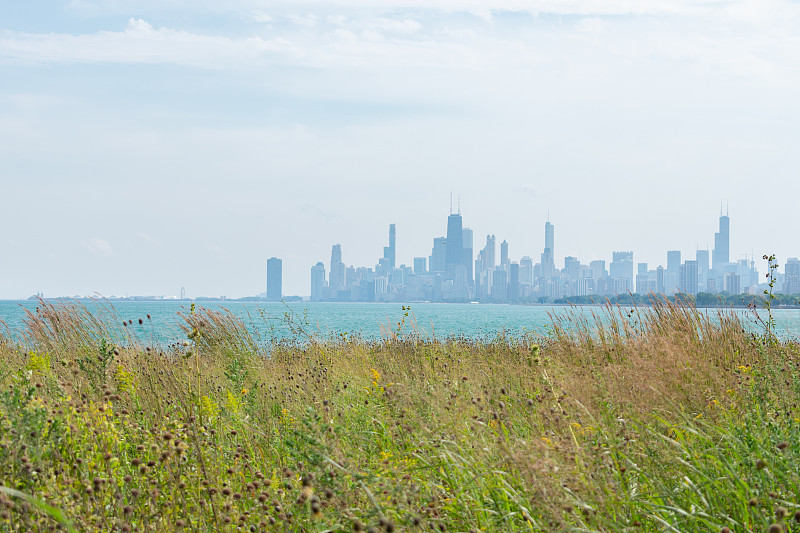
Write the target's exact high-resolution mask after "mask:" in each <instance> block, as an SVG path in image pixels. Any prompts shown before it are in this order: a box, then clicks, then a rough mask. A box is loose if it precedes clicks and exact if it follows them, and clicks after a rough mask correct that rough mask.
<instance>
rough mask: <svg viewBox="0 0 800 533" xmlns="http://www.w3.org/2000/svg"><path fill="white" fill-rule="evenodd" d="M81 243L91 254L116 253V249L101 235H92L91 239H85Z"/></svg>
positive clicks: (106, 254) (109, 254) (107, 254)
mask: <svg viewBox="0 0 800 533" xmlns="http://www.w3.org/2000/svg"><path fill="white" fill-rule="evenodd" d="M81 244H82V245H83V247H84V248H85V249H86V250H87V251H88V252H89V253H91V254H94V255H101V256H112V255H114V249H113V248H112V247H111V245H110V244H108V242H106V241H104V240H103V239H101V238H100V237H92V238H91V239H88V240H85V241H83V242H82V243H81Z"/></svg>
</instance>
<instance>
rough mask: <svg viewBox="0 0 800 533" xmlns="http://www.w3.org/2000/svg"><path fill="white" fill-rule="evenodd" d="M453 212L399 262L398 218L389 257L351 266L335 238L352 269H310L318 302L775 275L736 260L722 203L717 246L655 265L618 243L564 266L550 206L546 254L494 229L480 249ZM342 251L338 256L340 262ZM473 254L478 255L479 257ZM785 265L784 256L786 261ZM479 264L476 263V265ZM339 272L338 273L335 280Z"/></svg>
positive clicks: (795, 284)
mask: <svg viewBox="0 0 800 533" xmlns="http://www.w3.org/2000/svg"><path fill="white" fill-rule="evenodd" d="M452 209H453V207H452V201H451V206H450V214H449V215H448V217H447V234H446V235H447V236H446V237H433V242H432V248H431V253H430V255H429V256H427V257H425V256H415V257H414V258H413V260H412V261H411V262H409V263H402V264H400V265H397V266H393V263H391V264H390V263H389V262H388V261H387V259H386V257H387V255H388V254H387V250H392V253H391V256H392V258H393V259H394V249H395V244H396V225H395V224H390V226H389V242H390V245H389V247H384V257H383V258H381V259H379V261H378V262H377V264H376V265H375V266H374V268H373V267H370V266H355V265H350V266H348V267H345V266H344V263H342V246H341V244H335V245H333V252H332V256H331V271H333V269H334V265H337V264H340V265H341V268H342V269H346V272H347V274H346V277H345V280H344V281H343V282H342V281H340V282H337V283H335V284H334V283H333V282H331V283H330V284H329V283H328V282H326V279H325V265H324V263H322V262H317V264H316V265H315V266H314V267H312V269H311V279H312V289H311V296H310V299H311V301H413V300H428V301H444V302H446V301H475V300H477V301H495V302H514V301H519V302H543V303H544V302H552V301H555V300H562V299H564V298H569V297H576V296H579V297H581V296H614V295H618V294H627V293H637V294H649V293H659V294H666V295H672V294H677V293H687V294H692V295H696V294H698V293H711V294H717V293H722V294H741V293H744V294H752V295H755V294H760V293H761V292H762V291H763V289H764V287H765V285H766V283H767V281H768V280H766V279H765V280H763V281H762V280H761V279H760V278H759V272H758V265H757V263H756V260H755V257H753V256H751V257H749V258H744V259H734V260H731V257H730V249H731V224H730V216H729V210H728V208H726V209H725V211H724V212H723V209H722V207H720V216H719V218H718V228H717V231H715V232H714V247H713V249H708V248H705V249H700V248H697V249H696V250H695V251H694V256H693V258H690V256H691V254H686V255H685V256H683V254H682V251H681V250H665V254H664V255H665V259H666V260H665V261H663V262H658V263H656V264H648V263H647V262H644V261H641V260H639V261H637V260H636V259H637V258H636V255H635V253H634V251H630V250H629V251H620V250H615V251H613V252H611V261H608V262H607V261H606V260H603V259H594V260H590V261H586V262H582V261H581V258H579V257H575V256H565V257H564V260H563V267H559V266H558V265H557V264H556V255H555V246H556V244H555V243H556V239H555V225H554V224H552V223H551V221H550V213H549V212H548V215H547V221H546V222H545V225H544V247H543V250H542V252H541V254H540V256H539V261H538V262H536V260H534V259H532V257H531V254H525V255H522V256H518V257H519V258H518V259H517V260H514V259H513V258H512V256H511V255H509V243H508V242H507V241H506V240H503V241H502V242H501V243H500V255H499V262H498V261H497V237H496V235H494V234H488V235H487V237H486V245H485V246H484V247H483V248H482V249H481V250H479V252H478V253H477V254H476V255H473V250H472V248H473V239H472V235H473V231H472V230H471V229H470V228H467V227H465V226H464V224H463V219H462V215H461V209H460V202H459V208H458V211H457V212H455V213H454V212H453V210H452ZM334 257H335V262H334ZM473 261H474V262H473ZM779 264H780V263H779ZM798 265H800V262H798V259H797V258H796V257H794V258H787V259H786V264H785V266H784V268H783V270H782V271H781V269H780V268H779V270H778V279H777V282H778V283H777V286H776V291H781V290H784V289H787V290H790V291H794V292H792V293H791V294H794V293H795V292H800V273H799V272H798V269H800V266H798ZM473 266H474V269H473ZM764 267H765V270H766V265H764ZM332 279H333V278H331V280H332Z"/></svg>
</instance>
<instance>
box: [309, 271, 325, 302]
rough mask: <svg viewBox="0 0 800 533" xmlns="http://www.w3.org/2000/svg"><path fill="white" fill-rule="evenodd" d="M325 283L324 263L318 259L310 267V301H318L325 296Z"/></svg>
mask: <svg viewBox="0 0 800 533" xmlns="http://www.w3.org/2000/svg"><path fill="white" fill-rule="evenodd" d="M326 288H327V284H326V283H325V265H324V264H323V263H322V261H320V262H319V263H317V264H316V265H314V266H313V267H311V301H312V302H319V301H321V300H324V299H326V298H327V294H326V293H327V291H326V290H325V289H326Z"/></svg>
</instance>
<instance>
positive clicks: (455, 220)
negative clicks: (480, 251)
mask: <svg viewBox="0 0 800 533" xmlns="http://www.w3.org/2000/svg"><path fill="white" fill-rule="evenodd" d="M445 243H446V246H445V259H444V266H445V268H444V271H445V272H446V276H445V279H449V280H453V279H455V275H456V270H457V267H458V266H459V265H461V264H462V262H463V260H464V228H463V227H462V223H461V214H460V213H457V214H453V213H451V214H450V216H448V217H447V237H446V238H445Z"/></svg>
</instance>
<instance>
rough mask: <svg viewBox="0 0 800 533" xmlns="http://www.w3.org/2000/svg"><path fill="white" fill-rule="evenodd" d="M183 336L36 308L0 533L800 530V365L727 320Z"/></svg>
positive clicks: (6, 385)
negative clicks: (514, 332)
mask: <svg viewBox="0 0 800 533" xmlns="http://www.w3.org/2000/svg"><path fill="white" fill-rule="evenodd" d="M142 320H143V326H142V327H143V328H146V325H147V322H146V320H147V319H146V318H144V317H143V319H142ZM184 320H185V330H186V333H187V343H186V344H181V345H175V346H171V347H168V348H164V347H158V346H153V345H149V344H148V343H146V342H142V341H138V340H136V339H137V337H134V336H132V335H128V334H127V333H126V331H127V330H128V328H130V327H132V326H133V324H128V325H126V326H125V327H121V326H120V322H121V319H119V318H118V317H116V316H114V314H113V312H111V311H109V312H108V313H107V314H102V315H101V314H97V313H96V314H94V315H93V314H90V313H89V312H88V311H87V310H86V309H85V308H83V307H80V306H79V305H77V304H51V303H45V302H41V304H40V306H39V309H38V311H37V312H36V313H35V314H32V315H31V316H30V317H29V319H28V323H27V330H26V331H25V332H24V333H25V336H24V338H23V339H21V340H20V339H12V337H11V336H10V335H8V334H6V335H0V485H2V486H3V487H4V489H0V491H3V490H4V491H5V492H0V530H2V531H55V530H69V529H74V530H75V531H125V532H127V531H141V532H144V531H152V532H164V531H203V532H205V531H209V532H211V531H315V532H322V531H386V532H392V531H464V532H466V531H604V532H605V531H608V532H613V531H631V532H633V531H681V532H687V531H740V532H744V531H770V532H771V533H777V532H781V531H800V478H799V477H798V475H799V473H800V411H798V409H797V402H798V399H800V380H798V372H800V366H799V364H800V346H798V345H797V344H796V343H795V342H791V341H780V340H777V339H775V338H774V337H773V336H771V335H770V334H769V333H768V332H767V333H764V334H752V333H749V332H748V331H747V328H745V327H743V325H742V324H741V323H740V321H739V319H737V318H736V316H734V315H733V314H729V313H726V312H725V311H722V312H719V313H716V314H713V315H706V314H705V313H703V312H699V311H697V310H695V309H693V308H692V307H690V306H683V305H675V304H670V303H657V304H656V305H654V306H653V307H649V308H620V307H607V308H605V309H604V310H603V311H602V312H600V315H598V316H596V317H593V318H588V319H587V318H585V317H583V316H581V315H579V314H570V313H569V312H567V313H566V314H564V315H561V316H559V317H554V319H553V324H552V327H551V328H549V333H548V334H547V335H545V336H538V337H534V336H529V337H518V338H502V337H501V338H497V339H495V340H494V341H492V342H486V343H480V342H474V341H467V340H463V339H445V340H433V339H427V338H422V337H421V336H419V335H416V334H415V333H414V331H413V328H410V327H408V324H407V321H405V322H403V323H401V324H398V326H397V327H396V328H389V329H387V334H386V336H385V338H384V340H383V341H381V342H367V341H362V340H359V339H351V338H349V337H348V336H346V335H343V336H340V337H338V338H325V339H320V338H315V337H314V336H313V335H306V334H305V332H304V331H303V330H302V328H301V327H298V328H297V331H296V337H295V340H293V341H281V342H278V341H271V342H261V341H259V340H258V339H254V338H253V337H252V336H251V335H250V334H249V333H248V331H247V328H246V327H245V325H243V324H242V323H240V322H239V321H238V320H237V319H236V318H235V317H233V316H231V315H227V314H218V313H214V312H210V311H205V310H198V311H197V312H192V313H189V314H187V315H186V316H185V317H184ZM726 528H727V529H726Z"/></svg>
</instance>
